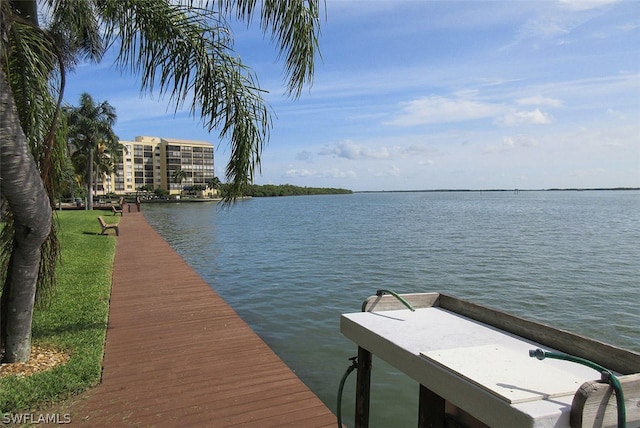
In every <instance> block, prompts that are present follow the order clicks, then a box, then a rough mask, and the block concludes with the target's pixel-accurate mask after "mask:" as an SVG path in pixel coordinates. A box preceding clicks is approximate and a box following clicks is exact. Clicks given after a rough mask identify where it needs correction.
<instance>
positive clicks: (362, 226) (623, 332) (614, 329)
mask: <svg viewBox="0 0 640 428" xmlns="http://www.w3.org/2000/svg"><path fill="white" fill-rule="evenodd" d="M143 212H144V214H145V216H146V218H147V219H148V221H149V223H150V224H151V225H152V226H153V227H154V228H155V229H156V230H157V231H158V232H159V233H160V234H161V235H162V236H163V237H164V238H165V239H166V240H167V241H168V242H169V244H170V245H171V246H172V247H173V248H174V249H175V251H176V252H178V253H179V254H180V255H181V256H182V257H183V258H184V259H185V260H186V261H187V262H188V263H189V264H190V265H191V266H192V267H193V268H194V269H195V270H196V271H197V272H198V273H199V274H200V275H201V276H202V277H203V278H204V279H205V280H206V281H207V282H208V283H209V284H210V285H211V287H212V288H213V289H214V290H215V291H216V292H217V293H218V294H219V295H220V296H221V297H222V298H223V299H225V300H226V301H227V302H228V303H229V304H230V305H231V306H232V307H233V308H234V309H235V310H236V312H237V313H238V314H239V315H240V316H241V317H242V318H243V319H244V320H245V321H246V322H247V323H248V324H249V325H250V326H251V327H252V328H253V330H254V331H255V332H256V333H257V334H259V335H260V336H261V337H262V339H263V340H264V341H265V342H266V343H267V344H268V345H269V346H270V347H271V348H272V349H273V350H274V351H275V352H276V353H277V354H278V355H279V356H280V357H281V358H282V359H283V360H284V361H285V363H287V365H288V366H289V367H290V368H291V369H293V370H294V371H295V372H296V374H297V375H298V376H299V377H300V378H301V379H302V380H303V381H304V382H305V383H306V384H307V385H308V386H309V387H310V388H311V390H313V391H314V392H315V393H316V395H318V396H319V397H320V398H321V399H322V400H323V401H324V402H325V403H326V404H327V406H329V407H330V408H331V409H332V410H334V411H336V409H337V406H338V404H337V401H336V400H337V392H338V386H339V382H340V379H341V377H342V375H343V374H344V372H345V370H346V369H347V367H348V366H349V365H350V361H349V358H350V357H353V356H355V355H356V351H357V347H356V345H355V344H354V343H352V342H351V341H349V340H348V339H346V338H344V337H343V336H342V335H341V333H340V328H339V323H340V314H342V313H349V312H358V311H360V307H361V304H362V301H363V300H365V299H366V298H367V297H368V296H370V295H373V294H375V292H376V290H378V289H389V290H393V291H395V292H398V293H415V292H442V293H446V294H450V295H452V296H455V297H458V298H461V299H464V300H470V301H473V302H476V303H479V304H483V305H487V306H490V307H494V308H497V309H500V310H503V311H507V312H509V313H512V314H515V315H518V316H521V317H524V318H527V319H532V320H535V321H539V322H543V323H545V324H549V325H552V326H554V327H558V328H561V329H565V330H570V331H572V332H575V333H578V334H581V335H585V336H588V337H592V338H595V339H598V340H601V341H604V342H607V343H611V344H613V345H616V346H620V347H623V348H627V349H631V350H634V351H640V288H639V280H640V191H635V190H628V191H627V190H625V191H520V192H509V191H499V192H486V191H485V192H382V193H354V194H351V195H321V196H296V197H281V198H254V199H249V200H241V201H239V202H238V203H237V204H235V205H234V206H233V207H231V208H230V209H221V207H220V206H219V205H218V204H216V203H186V202H184V203H166V204H159V203H158V204H144V205H143ZM596 377H597V376H596ZM354 384H355V372H354V374H353V375H351V377H350V378H349V379H348V380H347V382H346V385H345V389H344V395H343V400H342V403H341V409H342V415H343V422H345V423H346V424H347V425H350V426H352V425H353V407H354V395H355V387H354ZM371 393H372V403H371V409H372V412H371V426H372V427H404V426H416V421H417V396H418V385H417V383H415V382H414V381H412V380H410V379H408V378H407V377H406V376H405V375H404V374H403V373H402V372H401V371H399V370H397V369H395V368H393V367H390V366H388V365H386V364H385V363H384V362H383V361H381V360H380V359H377V358H376V357H375V356H374V359H373V374H372V390H371Z"/></svg>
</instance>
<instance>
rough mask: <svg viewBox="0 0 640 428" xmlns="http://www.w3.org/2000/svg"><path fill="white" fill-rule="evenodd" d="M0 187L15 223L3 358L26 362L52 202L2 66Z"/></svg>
mask: <svg viewBox="0 0 640 428" xmlns="http://www.w3.org/2000/svg"><path fill="white" fill-rule="evenodd" d="M0 177H1V180H0V191H1V193H2V196H3V197H4V198H6V200H7V202H8V204H9V207H10V209H11V212H12V213H13V219H14V224H15V238H14V246H13V252H12V254H11V265H10V268H9V273H8V276H7V281H6V282H5V284H4V287H3V291H2V294H3V296H2V301H3V303H5V302H6V305H4V304H3V307H2V308H1V310H2V311H3V313H2V317H0V319H3V320H4V323H3V324H2V325H0V333H2V334H1V335H0V338H4V351H5V354H4V361H6V362H24V361H28V360H29V356H30V354H31V321H32V317H33V305H34V299H35V291H36V282H37V279H38V270H39V267H40V247H41V245H42V243H43V242H44V241H45V240H46V238H47V236H48V235H49V233H50V231H51V214H52V213H51V204H50V201H49V197H48V196H47V192H46V190H45V188H44V185H43V183H42V178H41V177H40V172H39V171H38V167H37V166H36V163H35V162H34V160H33V157H32V156H31V153H30V151H29V145H28V143H27V139H26V137H25V135H24V132H23V131H22V128H21V127H20V120H19V117H18V111H17V109H16V106H15V103H14V99H13V93H12V91H11V88H10V86H9V84H8V82H7V79H6V75H5V73H4V70H3V69H2V68H1V67H0Z"/></svg>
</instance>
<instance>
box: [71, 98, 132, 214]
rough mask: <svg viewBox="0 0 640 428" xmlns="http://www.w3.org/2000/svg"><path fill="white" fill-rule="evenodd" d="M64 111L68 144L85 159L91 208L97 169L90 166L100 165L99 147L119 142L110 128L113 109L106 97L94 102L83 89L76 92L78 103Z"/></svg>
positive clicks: (114, 120) (113, 120)
mask: <svg viewBox="0 0 640 428" xmlns="http://www.w3.org/2000/svg"><path fill="white" fill-rule="evenodd" d="M64 111H65V113H66V116H67V123H68V125H69V145H70V146H72V147H74V148H75V151H76V152H80V153H83V154H84V155H85V159H86V162H87V170H86V171H87V181H86V184H87V195H88V197H89V200H88V202H87V207H88V209H89V210H92V209H93V196H94V192H93V182H94V180H97V177H98V175H99V174H96V175H95V177H94V169H98V168H94V166H96V167H100V164H101V162H100V161H101V160H103V159H100V157H101V156H100V155H101V151H100V148H102V152H104V150H105V149H106V148H107V146H117V145H119V144H120V143H119V142H118V137H117V136H116V135H115V134H114V133H113V129H112V126H113V125H114V124H115V122H116V111H115V109H114V108H113V107H112V106H111V105H110V104H109V103H108V102H106V101H103V102H101V103H98V104H95V103H94V101H93V98H91V95H89V94H87V93H86V92H85V93H83V94H82V95H80V105H79V106H78V107H67V108H65V109H64ZM94 153H95V154H94ZM103 170H104V168H103ZM108 170H109V168H107V171H108Z"/></svg>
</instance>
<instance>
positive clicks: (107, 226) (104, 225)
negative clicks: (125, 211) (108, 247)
mask: <svg viewBox="0 0 640 428" xmlns="http://www.w3.org/2000/svg"><path fill="white" fill-rule="evenodd" d="M98 222H99V223H100V226H101V227H102V232H101V233H100V235H106V233H105V232H106V231H107V230H108V229H113V230H115V231H116V236H119V235H120V230H119V229H118V225H117V224H107V223H105V222H104V219H103V218H102V216H99V217H98Z"/></svg>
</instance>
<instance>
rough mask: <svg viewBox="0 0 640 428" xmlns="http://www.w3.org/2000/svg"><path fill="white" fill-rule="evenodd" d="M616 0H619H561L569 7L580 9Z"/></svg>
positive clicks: (593, 7) (599, 5) (592, 7)
mask: <svg viewBox="0 0 640 428" xmlns="http://www.w3.org/2000/svg"><path fill="white" fill-rule="evenodd" d="M616 1H617V0H560V3H561V4H562V5H564V6H566V7H567V8H568V9H571V10H575V11H580V10H589V9H595V8H598V7H601V6H604V5H607V4H610V3H615V2H616Z"/></svg>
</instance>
